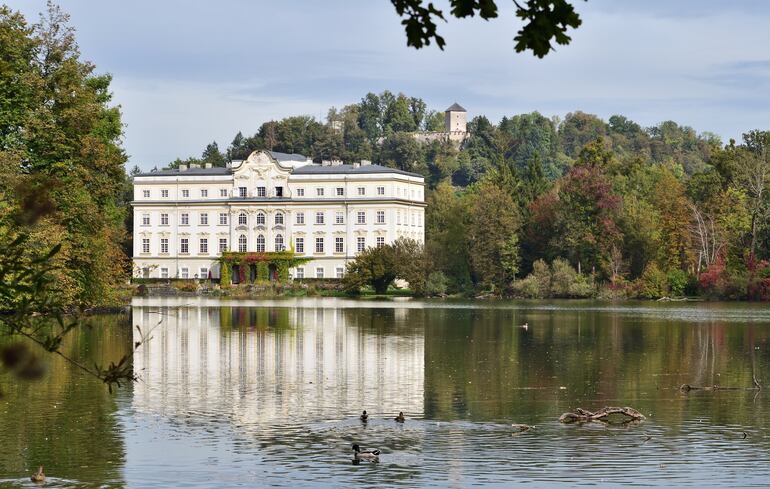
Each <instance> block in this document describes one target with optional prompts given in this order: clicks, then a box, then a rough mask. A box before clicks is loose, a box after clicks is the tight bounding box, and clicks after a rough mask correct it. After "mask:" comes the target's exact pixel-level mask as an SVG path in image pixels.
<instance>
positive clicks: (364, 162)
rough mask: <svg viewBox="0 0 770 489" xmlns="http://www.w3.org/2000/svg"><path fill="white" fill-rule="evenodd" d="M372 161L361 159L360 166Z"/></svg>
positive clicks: (369, 163)
mask: <svg viewBox="0 0 770 489" xmlns="http://www.w3.org/2000/svg"><path fill="white" fill-rule="evenodd" d="M371 164H372V162H371V161H369V160H361V166H366V165H371Z"/></svg>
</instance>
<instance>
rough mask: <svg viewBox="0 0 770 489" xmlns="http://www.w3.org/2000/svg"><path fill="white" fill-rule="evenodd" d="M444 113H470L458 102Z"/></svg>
mask: <svg viewBox="0 0 770 489" xmlns="http://www.w3.org/2000/svg"><path fill="white" fill-rule="evenodd" d="M444 112H468V111H467V110H465V109H463V106H462V105H460V104H458V103H457V102H455V103H453V104H452V105H451V106H450V107H449V108H448V109H447V110H445V111H444Z"/></svg>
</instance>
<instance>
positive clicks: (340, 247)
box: [334, 238, 345, 253]
mask: <svg viewBox="0 0 770 489" xmlns="http://www.w3.org/2000/svg"><path fill="white" fill-rule="evenodd" d="M344 251H345V238H334V252H335V253H343V252H344Z"/></svg>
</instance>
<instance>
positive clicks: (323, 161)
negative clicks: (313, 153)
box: [321, 160, 332, 166]
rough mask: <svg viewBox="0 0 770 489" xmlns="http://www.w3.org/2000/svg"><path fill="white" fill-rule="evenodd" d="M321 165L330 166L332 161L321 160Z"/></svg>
mask: <svg viewBox="0 0 770 489" xmlns="http://www.w3.org/2000/svg"><path fill="white" fill-rule="evenodd" d="M321 166H332V162H331V161H329V160H321Z"/></svg>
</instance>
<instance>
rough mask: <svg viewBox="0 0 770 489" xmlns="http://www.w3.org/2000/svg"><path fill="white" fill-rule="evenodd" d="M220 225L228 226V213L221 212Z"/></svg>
mask: <svg viewBox="0 0 770 489" xmlns="http://www.w3.org/2000/svg"><path fill="white" fill-rule="evenodd" d="M219 224H221V225H223V226H226V225H227V212H220V213H219Z"/></svg>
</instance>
